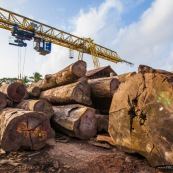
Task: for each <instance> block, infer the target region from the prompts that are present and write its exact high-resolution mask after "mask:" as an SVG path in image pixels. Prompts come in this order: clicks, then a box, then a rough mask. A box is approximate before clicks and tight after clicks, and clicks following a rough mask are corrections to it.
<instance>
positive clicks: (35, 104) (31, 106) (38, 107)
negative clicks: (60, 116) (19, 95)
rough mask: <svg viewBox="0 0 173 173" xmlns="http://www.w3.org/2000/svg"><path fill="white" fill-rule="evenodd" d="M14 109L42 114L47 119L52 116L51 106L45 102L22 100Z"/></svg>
mask: <svg viewBox="0 0 173 173" xmlns="http://www.w3.org/2000/svg"><path fill="white" fill-rule="evenodd" d="M15 107H16V108H19V109H24V110H27V111H36V112H43V113H45V115H46V116H47V117H48V118H51V117H52V116H53V114H54V111H53V109H52V106H51V105H50V104H49V103H48V102H47V101H45V100H23V101H22V102H20V103H18V104H16V105H15Z"/></svg>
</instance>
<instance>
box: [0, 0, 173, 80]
mask: <svg viewBox="0 0 173 173" xmlns="http://www.w3.org/2000/svg"><path fill="white" fill-rule="evenodd" d="M0 7H2V8H5V9H8V10H10V11H13V12H16V13H19V14H21V15H23V16H27V17H29V18H32V19H35V20H38V21H40V22H43V23H45V24H48V25H50V26H53V27H56V28H58V29H61V30H63V31H66V32H69V33H72V34H75V35H77V36H80V37H91V38H92V39H94V41H95V43H97V44H100V45H102V46H105V47H107V48H110V49H112V50H114V51H117V53H118V54H119V55H120V57H121V58H122V59H125V60H127V61H130V62H133V63H134V64H135V65H134V67H130V66H128V65H126V64H121V63H118V64H114V63H110V62H109V61H104V60H100V64H101V66H105V65H111V67H112V68H113V69H114V70H115V71H116V72H117V73H118V74H122V73H126V72H129V71H137V67H138V65H139V64H146V65H150V66H152V67H154V68H162V69H165V70H170V71H173V34H172V30H173V25H172V23H171V21H172V18H173V1H172V0H166V1H165V0H87V1H86V0H85V1H84V0H83V1H81V0H73V1H69V0H68V1H67V0H63V1H60V0H50V1H46V0H37V1H34V0H15V3H14V0H8V1H6V0H0ZM10 34H11V33H10V32H9V31H6V30H3V29H0V38H1V39H0V45H1V48H0V49H1V55H0V63H1V68H0V72H1V73H0V77H17V75H18V48H17V47H15V46H10V45H8V37H9V36H10ZM21 51H22V58H23V57H24V53H25V49H24V48H22V50H21ZM68 56H69V52H68V49H66V48H63V47H60V46H57V45H53V49H52V53H51V54H49V55H46V56H41V55H39V54H38V53H37V52H35V50H34V49H33V43H32V41H31V42H29V43H28V46H27V48H26V60H25V66H24V72H23V75H27V76H31V75H32V74H33V73H34V72H36V71H38V72H40V73H41V74H43V75H45V74H48V73H55V72H57V71H59V70H61V69H62V68H64V67H66V66H67V65H69V64H71V63H72V62H74V61H76V60H77V53H75V58H74V59H73V60H70V59H69V58H68ZM84 60H85V61H86V62H87V65H88V69H92V68H93V63H92V58H91V56H89V55H85V56H84Z"/></svg>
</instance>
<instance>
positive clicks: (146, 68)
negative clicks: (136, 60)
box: [138, 65, 172, 75]
mask: <svg viewBox="0 0 173 173" xmlns="http://www.w3.org/2000/svg"><path fill="white" fill-rule="evenodd" d="M138 72H140V73H160V74H167V75H172V73H171V72H169V71H165V70H161V69H154V68H152V67H149V66H147V65H139V67H138Z"/></svg>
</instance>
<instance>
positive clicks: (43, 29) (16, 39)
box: [0, 8, 133, 68]
mask: <svg viewBox="0 0 173 173" xmlns="http://www.w3.org/2000/svg"><path fill="white" fill-rule="evenodd" d="M0 28H3V29H6V30H10V31H11V32H12V37H13V43H10V44H11V45H15V46H20V47H26V46H27V44H26V43H25V42H24V41H25V40H31V39H34V42H35V47H34V49H35V50H36V51H38V52H39V53H40V54H41V55H46V54H48V53H50V52H51V44H52V43H53V44H57V45H60V46H63V47H67V48H69V49H70V50H76V51H78V52H79V55H80V56H79V57H78V59H82V57H83V53H86V54H90V55H92V58H93V63H94V67H95V68H98V67H100V64H99V59H98V58H101V59H104V60H108V61H111V62H114V63H118V62H122V63H127V64H130V65H133V63H131V62H128V61H126V60H123V59H121V58H120V57H119V55H118V54H117V52H115V51H113V50H110V49H107V48H105V47H103V46H100V45H98V44H95V43H94V41H93V40H92V39H91V38H80V37H77V36H75V35H72V34H69V33H67V32H64V31H62V30H59V29H56V28H54V27H51V26H48V25H46V24H43V23H40V22H38V21H36V20H33V19H29V18H27V17H25V16H22V15H20V14H17V13H14V12H11V11H9V10H6V9H3V8H0Z"/></svg>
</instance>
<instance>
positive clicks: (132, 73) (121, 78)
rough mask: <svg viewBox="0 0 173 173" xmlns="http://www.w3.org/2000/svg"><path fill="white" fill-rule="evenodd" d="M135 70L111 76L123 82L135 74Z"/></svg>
mask: <svg viewBox="0 0 173 173" xmlns="http://www.w3.org/2000/svg"><path fill="white" fill-rule="evenodd" d="M135 74H136V72H130V73H124V74H121V75H117V76H114V77H113V78H116V79H118V80H119V81H120V82H125V81H126V80H127V79H128V78H129V77H130V76H133V75H135Z"/></svg>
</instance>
